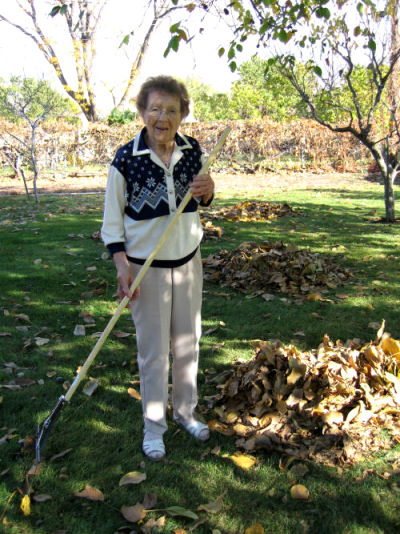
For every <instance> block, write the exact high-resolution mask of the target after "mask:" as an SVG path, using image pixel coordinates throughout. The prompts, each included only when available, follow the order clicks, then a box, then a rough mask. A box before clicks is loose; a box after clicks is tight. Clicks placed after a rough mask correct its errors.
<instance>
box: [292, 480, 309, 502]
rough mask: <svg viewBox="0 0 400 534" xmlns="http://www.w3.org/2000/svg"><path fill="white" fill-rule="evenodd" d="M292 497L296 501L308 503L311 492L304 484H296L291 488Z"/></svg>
mask: <svg viewBox="0 0 400 534" xmlns="http://www.w3.org/2000/svg"><path fill="white" fill-rule="evenodd" d="M290 496H291V497H292V499H295V500H296V501H308V499H309V498H310V492H309V491H308V489H307V488H306V487H305V486H303V484H295V485H294V486H292V487H291V488H290Z"/></svg>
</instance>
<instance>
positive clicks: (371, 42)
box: [368, 37, 376, 52]
mask: <svg viewBox="0 0 400 534" xmlns="http://www.w3.org/2000/svg"><path fill="white" fill-rule="evenodd" d="M368 48H369V49H370V50H372V52H375V50H376V42H375V41H374V40H373V39H372V37H371V39H370V40H369V41H368Z"/></svg>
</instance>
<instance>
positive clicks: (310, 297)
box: [307, 293, 324, 301]
mask: <svg viewBox="0 0 400 534" xmlns="http://www.w3.org/2000/svg"><path fill="white" fill-rule="evenodd" d="M307 300H313V301H314V300H324V299H323V297H322V295H320V294H319V293H309V294H308V295H307Z"/></svg>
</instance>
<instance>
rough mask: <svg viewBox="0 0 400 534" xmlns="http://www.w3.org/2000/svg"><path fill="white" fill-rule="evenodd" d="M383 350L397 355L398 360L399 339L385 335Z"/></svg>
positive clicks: (399, 354)
mask: <svg viewBox="0 0 400 534" xmlns="http://www.w3.org/2000/svg"><path fill="white" fill-rule="evenodd" d="M381 347H382V350H383V352H384V353H385V354H390V356H396V360H397V361H399V360H400V343H399V341H397V339H393V338H392V337H385V338H384V339H383V341H382V344H381Z"/></svg>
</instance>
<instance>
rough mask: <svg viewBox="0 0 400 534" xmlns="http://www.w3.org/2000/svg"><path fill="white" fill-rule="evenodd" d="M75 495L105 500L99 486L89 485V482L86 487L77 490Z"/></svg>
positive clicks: (90, 499)
mask: <svg viewBox="0 0 400 534" xmlns="http://www.w3.org/2000/svg"><path fill="white" fill-rule="evenodd" d="M74 497H80V498H82V499H88V500H89V501H104V494H103V493H102V492H101V491H100V490H98V489H97V488H93V487H92V486H89V484H86V486H85V489H83V490H82V491H76V492H75V493H74Z"/></svg>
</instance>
